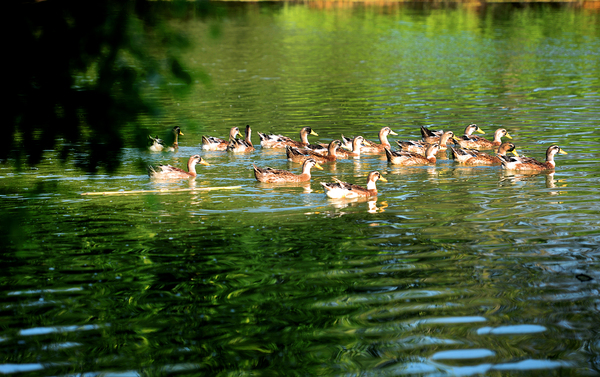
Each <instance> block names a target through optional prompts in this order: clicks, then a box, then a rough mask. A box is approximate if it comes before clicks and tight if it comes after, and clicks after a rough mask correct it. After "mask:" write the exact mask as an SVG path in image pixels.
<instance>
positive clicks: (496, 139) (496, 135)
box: [494, 130, 502, 143]
mask: <svg viewBox="0 0 600 377" xmlns="http://www.w3.org/2000/svg"><path fill="white" fill-rule="evenodd" d="M494 142H495V143H502V131H500V130H498V131H496V132H495V133H494Z"/></svg>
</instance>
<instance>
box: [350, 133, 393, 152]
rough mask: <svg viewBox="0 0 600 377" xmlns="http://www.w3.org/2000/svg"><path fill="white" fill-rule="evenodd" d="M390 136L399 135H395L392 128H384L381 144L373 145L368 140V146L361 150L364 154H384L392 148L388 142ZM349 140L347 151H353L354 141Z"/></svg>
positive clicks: (380, 137)
mask: <svg viewBox="0 0 600 377" xmlns="http://www.w3.org/2000/svg"><path fill="white" fill-rule="evenodd" d="M388 135H398V134H397V133H395V132H394V131H392V129H391V128H390V127H383V128H381V130H379V143H380V144H377V143H373V142H372V141H369V140H366V142H367V145H365V146H363V147H362V149H361V152H362V153H384V151H385V148H391V147H392V146H391V144H390V142H389V141H388ZM342 138H344V135H342ZM345 139H346V140H347V142H348V143H349V145H348V147H349V148H347V149H349V150H351V149H352V147H351V145H352V139H350V138H345Z"/></svg>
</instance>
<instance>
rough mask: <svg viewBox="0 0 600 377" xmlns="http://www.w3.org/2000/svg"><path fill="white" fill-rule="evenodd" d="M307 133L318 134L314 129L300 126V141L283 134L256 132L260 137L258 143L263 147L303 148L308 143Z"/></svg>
mask: <svg viewBox="0 0 600 377" xmlns="http://www.w3.org/2000/svg"><path fill="white" fill-rule="evenodd" d="M308 135H314V136H319V134H317V133H316V132H315V131H313V129H312V128H310V127H302V129H301V130H300V141H296V140H293V139H291V138H289V137H287V136H283V135H273V134H270V135H267V134H264V133H262V132H259V133H258V136H259V137H260V145H262V147H263V148H285V146H286V145H289V146H290V147H295V148H304V147H306V146H308V145H310V144H309V142H308Z"/></svg>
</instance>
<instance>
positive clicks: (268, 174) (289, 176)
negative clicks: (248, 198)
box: [252, 158, 323, 183]
mask: <svg viewBox="0 0 600 377" xmlns="http://www.w3.org/2000/svg"><path fill="white" fill-rule="evenodd" d="M252 166H253V167H254V176H255V177H256V180H257V181H259V182H267V183H280V182H305V181H310V177H311V176H310V169H312V168H313V167H315V168H317V169H321V170H323V168H322V167H321V165H319V164H318V163H317V161H315V160H313V159H312V158H309V159H308V160H306V161H304V164H302V173H301V174H294V173H292V172H290V171H287V170H279V169H273V168H259V167H258V166H256V165H254V164H252Z"/></svg>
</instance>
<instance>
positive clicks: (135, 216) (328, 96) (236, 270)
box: [0, 2, 600, 376]
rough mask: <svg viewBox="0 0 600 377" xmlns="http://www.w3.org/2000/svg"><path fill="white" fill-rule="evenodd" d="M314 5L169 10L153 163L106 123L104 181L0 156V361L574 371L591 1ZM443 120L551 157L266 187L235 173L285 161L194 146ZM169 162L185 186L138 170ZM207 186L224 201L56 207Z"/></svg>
mask: <svg viewBox="0 0 600 377" xmlns="http://www.w3.org/2000/svg"><path fill="white" fill-rule="evenodd" d="M319 4H321V5H322V3H316V2H315V3H306V4H291V3H275V4H272V3H264V4H263V3H258V4H257V3H251V4H221V6H222V7H223V12H222V13H220V17H219V19H218V20H217V19H213V18H207V19H205V18H200V17H194V16H190V17H189V18H186V19H184V20H173V21H172V26H173V27H175V28H177V29H178V30H181V31H183V32H185V33H186V34H187V35H188V37H190V39H191V41H192V42H193V44H192V47H191V48H190V49H189V50H187V51H186V52H185V54H184V55H183V56H182V59H183V61H184V62H185V64H186V65H187V67H188V68H189V69H190V70H191V72H192V73H193V77H195V78H196V79H197V80H198V84H197V85H195V86H194V87H193V88H192V89H190V90H180V89H179V88H178V87H177V85H175V84H173V85H171V86H168V85H167V89H164V90H163V89H157V90H156V91H155V92H153V93H149V95H150V96H152V97H153V98H154V99H155V100H156V101H158V102H159V103H160V104H161V105H162V106H163V108H164V111H163V112H162V113H160V114H156V116H155V117H153V118H148V119H147V120H146V127H148V128H150V129H152V130H153V132H154V133H156V134H162V133H164V132H165V131H166V130H168V129H170V128H171V127H173V125H175V124H177V125H180V126H181V128H182V131H183V132H184V136H182V137H181V139H180V145H181V147H180V149H179V151H178V152H177V153H175V154H167V153H165V154H162V153H150V152H146V151H140V150H137V149H135V148H134V147H133V146H134V145H135V142H134V140H132V139H131V138H132V137H133V135H134V133H133V132H129V130H123V132H124V134H126V135H127V137H129V138H130V139H129V146H128V148H126V149H125V151H124V153H123V158H122V165H121V168H120V169H119V170H118V171H117V172H116V173H115V174H114V175H106V174H103V173H102V172H101V173H100V174H97V175H86V174H84V173H82V172H81V171H80V170H78V169H77V168H75V167H74V166H73V165H74V163H77V157H74V159H72V160H70V161H69V162H68V163H67V164H62V163H61V162H59V159H58V157H57V155H56V153H54V152H53V151H47V152H46V157H47V158H46V160H45V161H44V162H43V163H42V164H40V165H39V166H37V167H36V168H35V169H31V168H30V167H27V166H25V167H22V168H20V169H19V168H17V167H16V166H14V164H13V163H12V162H11V161H10V160H9V161H7V162H5V163H3V164H2V165H0V206H1V211H2V216H1V220H0V221H1V224H0V228H1V229H2V233H1V234H2V245H3V246H2V249H3V251H2V253H1V254H0V261H1V262H2V266H3V271H4V273H3V274H2V277H1V278H0V287H1V289H0V297H1V301H0V303H1V311H0V326H1V329H0V372H2V373H5V374H14V375H52V376H58V375H61V376H64V375H86V376H96V375H167V374H179V375H359V374H360V375H413V374H416V375H446V374H447V375H477V374H488V375H548V374H552V375H597V374H598V372H599V371H600V336H599V332H598V323H600V301H599V300H598V296H599V295H598V288H599V287H598V280H599V279H600V273H599V258H600V246H599V245H600V207H599V206H598V200H599V199H600V194H599V188H600V180H599V178H600V170H599V169H598V166H599V165H598V163H599V162H600V153H599V152H598V146H599V145H600V132H599V131H598V126H599V125H600V124H599V121H598V119H600V111H599V108H600V107H599V106H598V103H599V101H600V79H599V77H600V65H598V61H599V60H600V59H599V55H600V22H599V18H600V17H599V14H598V12H597V11H594V10H586V9H585V7H578V6H569V5H557V4H538V5H535V4H530V5H512V4H504V5H501V4H497V5H489V6H482V7H472V6H468V5H464V6H461V5H435V6H434V5H422V4H421V5H415V4H412V5H411V4H388V5H387V6H366V5H362V4H354V5H352V6H350V4H346V5H347V6H333V5H332V6H326V7H319ZM215 30H218V33H216V34H217V37H210V35H213V34H215ZM203 78H209V80H206V79H203ZM205 83H207V84H205ZM469 123H477V124H478V125H479V126H480V127H481V128H482V129H483V130H484V131H486V133H487V136H489V135H490V134H492V133H493V131H494V130H495V129H496V128H499V127H503V128H506V129H507V130H508V131H509V133H510V134H511V135H512V136H513V140H512V141H513V142H514V143H515V145H516V146H517V150H518V151H519V152H520V153H521V154H525V155H527V156H532V157H535V158H538V159H543V158H544V151H545V150H546V148H547V147H548V146H549V145H550V144H552V143H557V144H559V145H560V146H561V147H562V148H563V149H564V150H565V151H567V152H568V153H569V154H568V155H559V156H557V158H556V161H557V169H556V172H555V173H554V174H538V175H523V174H514V173H506V172H503V171H502V170H501V169H500V168H499V167H463V166H459V165H457V164H455V163H454V161H452V160H450V159H448V158H447V157H445V156H443V155H442V157H441V158H440V159H439V160H438V163H437V165H436V166H434V167H415V168H402V167H394V166H389V165H388V164H387V162H386V160H385V159H382V158H381V156H373V155H368V156H362V157H361V158H360V159H355V160H342V161H339V162H338V163H336V164H335V165H325V166H324V170H323V171H313V180H312V181H311V182H310V183H309V184H307V185H284V186H274V185H265V184H260V183H258V182H256V180H255V179H254V176H253V174H252V168H251V164H252V163H256V164H257V165H260V166H272V167H275V168H284V169H290V170H293V171H299V169H300V167H299V165H297V164H292V163H289V162H287V161H286V160H285V158H284V154H283V152H282V151H281V150H263V149H261V148H260V147H258V148H257V150H256V151H255V152H253V153H249V154H237V155H234V154H228V153H225V152H203V151H202V150H201V148H200V146H201V135H203V134H206V135H212V136H219V137H225V136H226V135H227V133H228V130H229V128H230V127H233V126H238V127H240V129H241V128H242V127H244V126H245V125H246V124H250V125H251V126H252V128H253V130H254V131H255V132H256V131H260V132H274V133H281V134H284V135H287V136H291V137H294V138H297V137H298V132H299V129H300V128H301V127H303V126H306V125H309V126H311V127H312V128H313V129H314V130H315V131H316V132H317V133H318V134H319V136H318V137H314V136H311V137H310V140H311V141H312V142H317V141H320V142H328V141H330V140H332V139H334V138H339V137H340V134H342V133H343V134H345V135H358V134H361V135H364V136H366V137H367V138H368V139H371V140H376V139H377V133H378V131H379V129H380V128H381V127H383V126H390V127H391V128H392V129H393V130H394V131H395V132H397V133H398V134H399V135H398V136H393V137H390V139H391V140H392V143H393V144H394V142H393V140H408V139H417V138H419V137H420V134H419V127H420V126H421V125H424V126H428V127H431V128H434V129H444V130H446V129H450V130H453V131H454V132H455V133H459V134H460V133H462V130H463V129H464V127H465V126H466V125H467V124H469ZM253 141H254V142H255V144H258V141H259V139H258V136H257V135H256V133H255V134H254V135H253ZM195 153H199V154H201V155H202V156H203V158H204V159H206V160H207V161H208V162H209V163H210V166H207V167H205V166H199V167H198V172H199V173H200V174H199V177H198V178H197V179H196V180H195V181H194V182H193V183H190V182H188V181H182V182H162V183H161V182H153V181H150V180H149V178H148V176H147V175H146V172H145V166H146V165H147V164H158V163H169V164H172V165H176V166H180V167H183V166H184V165H185V162H186V161H187V159H188V158H189V156H190V155H192V154H195ZM372 170H378V171H380V172H382V173H383V174H384V176H385V177H386V178H387V180H388V183H380V184H378V189H379V192H380V194H379V196H378V198H377V199H376V200H372V201H369V202H367V201H362V202H360V201H359V202H353V201H332V200H330V199H327V197H326V196H325V194H324V193H323V190H322V188H321V185H320V184H319V182H321V181H332V180H333V178H334V177H336V178H339V179H341V180H344V181H349V182H352V183H358V184H365V179H366V175H367V174H368V172H369V171H372ZM220 186H240V187H239V188H234V189H230V190H220V191H210V192H204V191H184V192H176V193H158V194H156V193H152V194H131V195H117V196H112V195H111V196H82V195H81V194H82V193H87V192H102V191H120V190H122V191H131V190H157V189H182V188H193V187H197V188H202V187H220Z"/></svg>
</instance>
